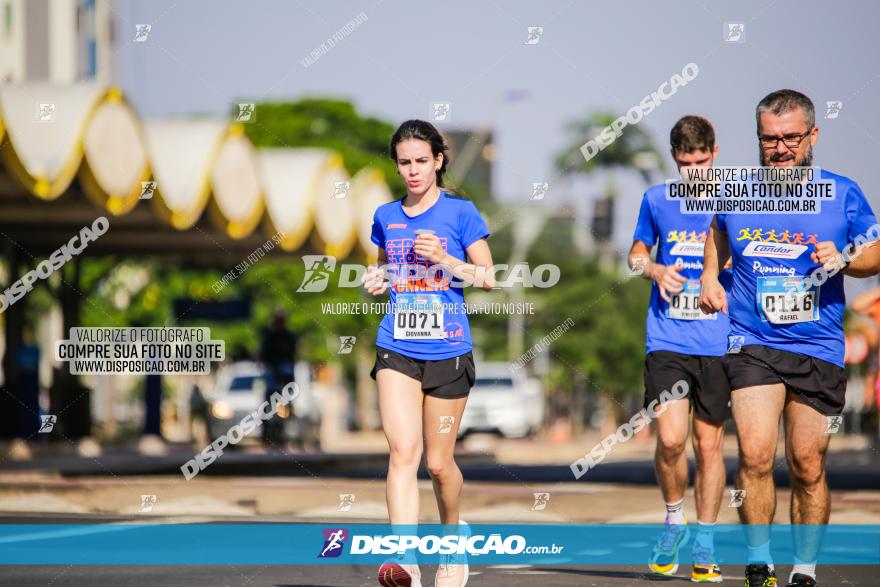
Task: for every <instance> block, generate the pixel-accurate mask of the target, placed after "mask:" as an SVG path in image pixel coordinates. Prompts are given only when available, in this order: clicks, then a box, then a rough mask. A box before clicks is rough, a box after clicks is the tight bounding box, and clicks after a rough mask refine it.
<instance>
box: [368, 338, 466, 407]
mask: <svg viewBox="0 0 880 587" xmlns="http://www.w3.org/2000/svg"><path fill="white" fill-rule="evenodd" d="M379 369H392V370H394V371H397V372H398V373H403V374H404V375H406V376H407V377H412V378H413V379H417V380H419V381H421V383H422V391H423V392H424V393H425V395H430V396H433V397H442V398H447V399H454V398H459V397H465V396H467V395H468V394H469V393H470V392H471V387H473V385H474V381H475V380H476V377H477V376H476V368H475V367H474V355H473V353H470V352H469V353H467V354H465V355H459V356H458V357H452V358H450V359H441V360H439V361H429V360H425V359H413V358H412V357H407V356H406V355H401V354H400V353H396V352H394V351H391V350H388V349H383V348H381V347H377V348H376V364H375V365H374V366H373V370H372V371H371V372H370V377H372V378H373V379H375V378H376V372H377V371H379Z"/></svg>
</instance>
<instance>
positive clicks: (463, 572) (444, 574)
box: [434, 520, 471, 587]
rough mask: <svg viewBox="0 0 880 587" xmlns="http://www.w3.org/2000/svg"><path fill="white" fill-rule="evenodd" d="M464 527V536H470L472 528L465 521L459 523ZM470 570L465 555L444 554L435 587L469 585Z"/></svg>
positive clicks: (462, 586)
mask: <svg viewBox="0 0 880 587" xmlns="http://www.w3.org/2000/svg"><path fill="white" fill-rule="evenodd" d="M458 524H459V526H464V532H463V535H464V536H470V535H471V533H470V526H469V525H468V523H467V522H465V521H464V520H460V521H459V522H458ZM469 576H470V569H469V568H468V564H467V557H466V556H465V555H463V554H461V555H460V554H444V555H441V556H440V565H439V566H438V567H437V575H436V576H435V577H434V587H464V586H465V585H467V582H468V577H469Z"/></svg>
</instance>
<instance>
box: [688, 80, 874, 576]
mask: <svg viewBox="0 0 880 587" xmlns="http://www.w3.org/2000/svg"><path fill="white" fill-rule="evenodd" d="M756 118H757V124H758V140H759V144H760V147H761V164H762V165H764V166H773V167H804V168H806V167H810V166H811V165H812V162H813V146H814V145H815V144H816V142H817V140H818V137H819V129H818V128H816V125H815V119H816V115H815V109H814V107H813V103H812V102H811V101H810V99H809V98H808V97H807V96H805V95H803V94H801V93H800V92H796V91H793V90H780V91H777V92H773V93H771V94H769V95H768V96H767V97H765V98H764V99H763V100H761V102H760V103H759V104H758V107H757V109H756ZM818 175H819V178H818V179H820V180H822V181H826V182H834V184H835V198H834V199H833V200H823V201H822V208H821V214H788V215H784V214H767V213H764V214H718V215H716V216H715V220H714V221H713V223H712V228H711V230H710V236H709V238H708V239H707V240H706V247H705V257H704V260H703V275H702V278H701V284H702V291H701V295H700V307H701V308H702V309H703V311H705V312H707V313H710V314H712V313H716V312H718V311H721V312H723V313H725V314H726V313H727V312H728V307H729V309H730V335H731V343H732V346H731V348H730V349H729V353H733V354H728V369H729V377H730V389H731V390H732V391H731V401H732V407H733V419H734V422H735V423H736V431H737V437H738V440H739V447H740V449H739V450H740V465H739V473H738V476H737V483H736V487H737V489H740V490H744V491H745V497H744V499H743V502H742V506H741V507H740V508H739V515H740V519H741V521H742V522H743V523H744V524H747V525H750V526H754V527H751V528H748V530H749V531H748V534H747V535H748V540H749V564H748V566H747V567H746V577H745V585H746V587H774V586H775V585H776V573H775V570H774V567H773V561H772V558H771V556H770V528H769V525H770V524H771V523H772V522H773V517H774V514H775V513H776V489H775V486H774V484H773V468H774V460H775V457H776V444H777V435H778V431H779V420H780V417H782V418H783V420H784V426H785V428H784V433H785V456H786V461H787V463H788V472H789V475H790V478H791V512H790V513H791V523H792V524H798V525H814V526H806V527H804V526H801V527H794V528H793V530H794V532H795V537H796V538H799V539H798V540H796V545H795V546H796V549H795V555H796V556H795V565H794V569H793V570H792V572H791V575H790V576H789V581H788V585H789V586H790V587H813V586H815V585H816V554H817V552H818V548H819V533H818V532H812V533H811V532H810V528H813V529H817V526H816V525H818V527H821V525H824V524H827V523H828V518H829V514H830V499H829V494H828V485H827V483H826V480H825V453H826V451H827V449H828V440H829V436H828V433H827V432H826V431H827V430H828V429H829V428H828V417H830V416H837V415H839V414H840V413H841V411H842V410H843V405H844V396H845V393H846V377H845V375H844V370H843V351H844V342H843V310H844V306H845V303H846V301H845V299H844V292H843V275H842V274H846V275H850V276H852V277H867V276H870V275H874V274H876V273H877V271H878V270H880V254H878V253H880V247H871V245H872V244H873V243H868V244H867V245H864V246H862V247H860V248H859V249H858V250H857V251H856V252H855V254H852V255H850V256H849V257H848V258H849V261H847V258H845V257H843V256H842V255H841V254H840V253H839V252H838V251H841V250H844V248H845V247H846V245H847V244H849V243H853V241H854V240H856V237H857V236H862V238H864V237H863V235H870V234H872V233H874V231H876V230H877V228H876V227H875V226H874V225H876V223H877V220H876V218H875V217H874V212H873V211H872V210H871V207H870V205H869V204H868V202H867V200H866V199H865V196H864V194H863V193H862V190H861V189H860V188H859V186H858V184H856V182H854V181H853V180H851V179H849V178H848V177H844V176H842V175H837V174H834V173H831V172H829V171H825V170H821V172H820V173H819V174H818ZM771 235H772V238H771ZM859 240H860V241H861V240H862V239H861V238H860V239H859ZM755 241H758V242H757V243H756V242H755ZM765 243H772V244H771V245H766V244H765ZM730 257H732V259H733V285H732V286H731V288H730V290H729V291H730V296H729V299H728V294H727V292H726V291H725V289H724V287H722V286H721V284H720V283H719V282H718V275H719V269H720V268H721V267H723V266H724V263H725V262H726V261H727V259H728V258H730ZM817 270H824V271H823V272H822V273H821V275H824V277H825V278H827V280H822V279H814V278H813V277H815V275H818V273H816V272H817ZM835 270H837V271H839V272H835ZM832 273H833V275H831V274H832ZM804 278H807V280H805V279H804ZM817 282H819V283H821V285H817ZM795 283H801V284H808V285H806V287H799V288H797V287H790V286H791V285H792V284H795ZM780 287H782V289H780ZM781 304H785V310H784V313H783V312H780V308H779V306H780V305H781ZM734 344H735V346H733V345H734ZM740 345H742V346H741V347H740Z"/></svg>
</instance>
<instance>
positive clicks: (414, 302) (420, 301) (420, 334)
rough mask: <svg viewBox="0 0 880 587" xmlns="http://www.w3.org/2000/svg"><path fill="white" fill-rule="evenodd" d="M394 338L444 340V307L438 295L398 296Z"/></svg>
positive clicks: (395, 310) (395, 309)
mask: <svg viewBox="0 0 880 587" xmlns="http://www.w3.org/2000/svg"><path fill="white" fill-rule="evenodd" d="M394 338H395V339H398V340H419V339H427V340H432V339H433V340H437V339H442V338H443V306H442V305H441V303H440V296H439V295H436V294H397V303H396V306H395V308H394Z"/></svg>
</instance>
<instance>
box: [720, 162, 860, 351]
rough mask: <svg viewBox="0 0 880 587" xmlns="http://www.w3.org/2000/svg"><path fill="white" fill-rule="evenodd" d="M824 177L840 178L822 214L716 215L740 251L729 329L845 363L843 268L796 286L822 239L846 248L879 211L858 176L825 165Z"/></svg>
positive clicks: (811, 266)
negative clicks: (801, 287)
mask: <svg viewBox="0 0 880 587" xmlns="http://www.w3.org/2000/svg"><path fill="white" fill-rule="evenodd" d="M820 179H821V180H824V181H829V180H831V181H834V183H835V198H834V200H822V204H821V205H822V210H821V213H819V214H718V215H717V216H716V218H717V222H718V228H719V229H720V230H722V231H724V232H726V233H727V238H728V241H729V242H730V251H731V255H732V256H733V286H732V289H731V291H730V293H729V294H728V308H729V310H730V322H731V329H730V330H731V332H730V333H731V335H735V336H742V337H744V338H743V339H742V340H741V341H740V342H741V343H742V344H744V345H748V344H757V345H764V346H768V347H771V348H775V349H779V350H783V351H788V352H791V353H797V354H800V355H807V356H809V357H814V358H817V359H821V360H823V361H828V362H829V363H833V364H835V365H838V366H839V367H843V351H844V342H843V309H844V306H845V305H846V299H845V296H844V292H843V274H842V273H837V274H836V275H834V276H833V277H831V278H830V279H828V281H826V282H825V283H823V284H822V285H821V286H819V287H813V286H810V287H809V288H808V291H806V292H803V293H801V294H799V295H797V296H795V295H792V294H790V293H789V292H792V291H796V290H797V289H798V288H797V287H795V284H797V283H800V282H801V281H802V279H803V278H804V277H805V276H809V275H811V274H812V272H813V270H815V269H817V268H819V265H818V264H816V263H813V261H812V260H811V259H810V255H811V253H813V251H814V250H815V248H814V246H813V245H814V244H815V243H818V242H823V241H833V242H834V244H835V245H836V246H837V250H839V251H843V249H844V247H845V246H846V245H847V244H849V243H852V242H853V240H854V239H855V237H856V236H858V235H868V234H869V233H868V229H869V228H870V227H872V226H873V225H874V224H876V223H877V219H876V218H875V217H874V212H873V211H872V210H871V206H870V205H869V204H868V201H867V200H866V199H865V195H864V194H863V193H862V190H861V189H860V188H859V186H858V184H856V182H854V181H853V180H851V179H850V178H848V177H844V176H842V175H837V174H834V173H831V172H829V171H825V170H824V169H823V170H822V171H821V173H820ZM805 296H809V297H808V298H807V297H805ZM768 316H769V317H773V316H775V318H774V320H773V321H771V319H770V318H769V317H768ZM774 322H776V323H774Z"/></svg>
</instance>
